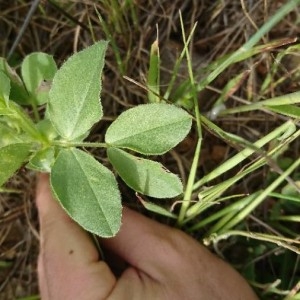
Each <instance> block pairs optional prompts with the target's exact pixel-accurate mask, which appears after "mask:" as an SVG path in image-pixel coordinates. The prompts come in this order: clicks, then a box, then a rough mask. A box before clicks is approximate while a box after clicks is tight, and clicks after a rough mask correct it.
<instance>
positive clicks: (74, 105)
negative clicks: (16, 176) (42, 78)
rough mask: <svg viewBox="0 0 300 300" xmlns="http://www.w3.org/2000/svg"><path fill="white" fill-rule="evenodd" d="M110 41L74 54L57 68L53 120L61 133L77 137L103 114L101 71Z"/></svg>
mask: <svg viewBox="0 0 300 300" xmlns="http://www.w3.org/2000/svg"><path fill="white" fill-rule="evenodd" d="M106 48H107V42H105V41H100V42H98V43H96V44H94V45H93V46H91V47H89V48H86V49H85V50H83V51H81V52H78V53H76V54H74V55H73V56H71V57H70V58H69V59H68V60H67V61H66V62H65V63H64V64H63V66H62V67H61V68H60V70H58V71H57V73H56V74H55V76H54V79H53V83H52V87H51V90H50V94H49V96H50V100H49V103H48V110H49V116H50V120H51V122H52V123H53V126H54V127H55V128H56V130H57V131H58V132H59V133H60V135H61V136H62V137H64V138H66V139H68V140H74V139H76V138H77V137H79V136H81V135H84V134H85V133H86V132H87V131H88V130H89V129H90V128H91V127H92V125H93V124H94V123H96V122H97V121H99V120H100V119H101V117H102V115H103V114H102V107H101V103H100V91H101V74H102V69H103V66H104V57H105V51H106Z"/></svg>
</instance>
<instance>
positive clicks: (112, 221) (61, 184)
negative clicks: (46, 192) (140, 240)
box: [51, 149, 122, 237]
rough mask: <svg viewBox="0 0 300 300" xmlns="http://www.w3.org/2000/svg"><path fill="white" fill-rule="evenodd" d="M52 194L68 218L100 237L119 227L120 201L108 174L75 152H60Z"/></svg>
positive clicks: (52, 174)
mask: <svg viewBox="0 0 300 300" xmlns="http://www.w3.org/2000/svg"><path fill="white" fill-rule="evenodd" d="M51 185H52V189H53V192H54V194H55V195H56V197H57V199H58V200H59V201H60V203H61V205H62V206H63V208H64V209H65V210H66V212H67V213H68V214H69V216H70V217H71V218H72V219H74V220H75V221H76V222H78V223H79V224H80V225H81V226H82V227H83V228H84V229H86V230H88V231H90V232H92V233H95V234H98V235H100V236H102V237H111V236H114V235H115V234H116V233H117V232H118V230H119V228H120V225H121V211H122V206H121V197H120V193H119V189H118V186H117V182H116V179H115V177H114V175H113V174H112V172H111V171H109V170H108V169H107V168H106V167H104V166H102V165H101V164H100V163H99V162H98V161H96V160H95V159H94V158H93V157H92V156H91V155H89V154H87V153H85V152H83V151H81V150H77V149H69V150H67V149H64V150H61V151H60V153H59V154H58V156H57V159H56V161H55V163H54V165H53V167H52V171H51Z"/></svg>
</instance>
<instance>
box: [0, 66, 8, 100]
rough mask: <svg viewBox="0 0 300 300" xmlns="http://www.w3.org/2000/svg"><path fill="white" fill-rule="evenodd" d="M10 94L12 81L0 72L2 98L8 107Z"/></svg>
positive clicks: (0, 96) (0, 95) (0, 94)
mask: <svg viewBox="0 0 300 300" xmlns="http://www.w3.org/2000/svg"><path fill="white" fill-rule="evenodd" d="M9 94H10V80H9V78H8V77H7V76H6V75H5V74H4V73H3V72H2V71H0V98H1V99H2V100H4V101H5V103H6V105H8V101H9Z"/></svg>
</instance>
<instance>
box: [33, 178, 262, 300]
mask: <svg viewBox="0 0 300 300" xmlns="http://www.w3.org/2000/svg"><path fill="white" fill-rule="evenodd" d="M36 203H37V208H38V212H39V221H40V255H39V260H38V275H39V285H40V292H41V297H42V299H43V300H52V299H55V300H71V299H72V300H74V299H81V300H94V299H95V300H96V299H97V300H102V299H109V300H126V299H128V300H135V299H137V300H140V299H143V300H148V299H149V300H153V299H170V300H177V299H179V300H181V299H185V300H190V299H191V300H192V299H206V300H207V299H215V300H217V299H222V300H227V299H228V300H229V299H230V300H235V299H241V300H255V299H258V298H257V297H256V296H255V294H254V293H253V291H252V290H251V288H250V287H249V285H248V284H247V283H246V281H245V280H244V279H243V278H242V277H241V276H240V275H239V274H238V273H237V272H236V271H235V270H234V269H233V268H232V267H230V266H229V265H228V264H226V263H225V262H223V261H222V260H221V259H219V258H218V257H216V256H215V255H213V254H211V253H210V252H209V251H208V250H207V249H206V248H205V247H204V246H202V245H200V244H199V243H198V242H197V241H195V240H194V239H192V238H191V237H189V236H188V235H186V234H184V233H183V232H181V231H180V230H177V229H173V228H169V227H167V226H165V225H162V224H159V223H157V222H155V221H153V220H150V219H148V218H146V217H144V216H142V215H140V214H138V213H136V212H134V211H132V210H130V209H128V208H124V211H123V219H122V226H121V230H120V232H119V233H118V234H117V235H116V236H115V237H114V238H110V239H103V240H102V241H101V246H103V247H104V248H105V249H106V250H107V251H109V252H111V253H113V254H114V255H115V256H117V257H118V258H121V259H122V260H123V261H125V262H127V264H128V267H127V268H126V269H125V270H124V271H123V273H122V275H121V276H120V277H118V278H116V276H115V275H114V274H113V272H112V271H111V269H110V267H109V266H108V264H107V263H106V262H104V261H103V260H101V259H100V258H99V253H98V251H97V249H96V248H95V246H94V243H93V242H92V241H91V239H90V237H89V235H88V234H87V233H86V232H85V231H84V230H82V229H81V228H80V227H79V226H78V225H77V224H76V223H75V222H73V221H72V220H71V219H70V218H69V217H68V216H67V215H66V213H65V212H64V211H63V209H62V208H61V207H60V206H59V205H58V203H57V202H56V200H55V199H53V198H52V195H51V192H50V187H49V180H48V177H47V176H46V175H40V176H39V179H38V185H37V194H36Z"/></svg>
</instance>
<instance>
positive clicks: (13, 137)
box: [0, 117, 24, 159]
mask: <svg viewBox="0 0 300 300" xmlns="http://www.w3.org/2000/svg"><path fill="white" fill-rule="evenodd" d="M2 118H3V117H2ZM1 121H2V119H1ZM22 137H23V136H22V134H21V133H20V132H18V131H17V130H16V129H13V128H11V127H10V126H9V123H8V122H5V123H2V122H0V147H3V146H7V145H9V144H16V143H22V142H24V140H23V139H22ZM0 159H1V158H0Z"/></svg>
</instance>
